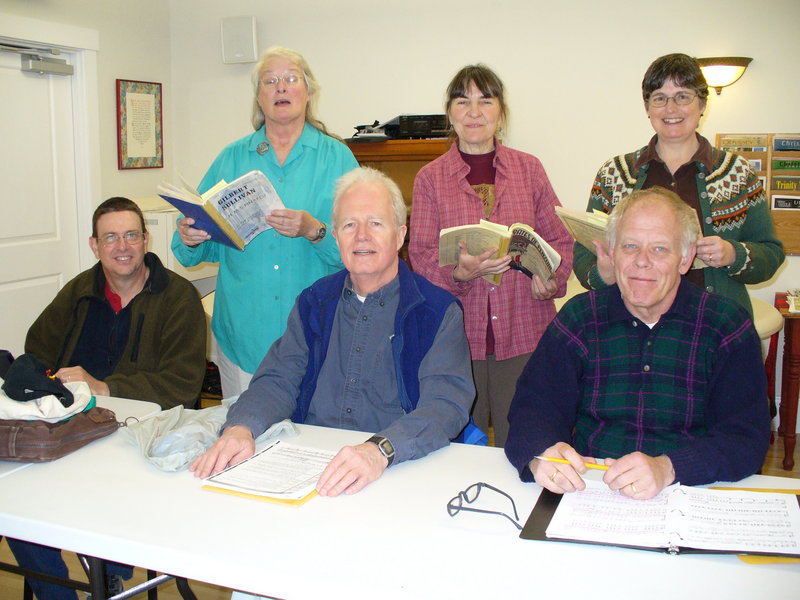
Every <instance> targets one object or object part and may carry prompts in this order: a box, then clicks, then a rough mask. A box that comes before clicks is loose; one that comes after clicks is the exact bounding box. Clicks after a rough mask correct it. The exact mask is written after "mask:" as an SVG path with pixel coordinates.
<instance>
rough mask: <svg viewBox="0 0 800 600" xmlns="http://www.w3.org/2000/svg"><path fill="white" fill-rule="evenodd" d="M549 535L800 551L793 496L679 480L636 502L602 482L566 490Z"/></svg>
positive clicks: (799, 509) (799, 508)
mask: <svg viewBox="0 0 800 600" xmlns="http://www.w3.org/2000/svg"><path fill="white" fill-rule="evenodd" d="M546 533H547V537H552V538H559V539H571V540H583V541H590V542H600V543H607V544H615V545H624V546H643V547H649V548H670V547H675V548H696V549H700V550H718V551H727V552H741V553H748V552H758V553H766V554H800V505H798V502H797V497H796V496H795V495H794V494H780V493H763V492H750V491H736V490H712V489H707V488H695V487H689V486H681V485H678V484H675V485H672V486H669V487H667V488H665V489H664V490H663V491H662V492H661V493H660V494H659V495H658V496H656V497H655V498H652V499H651V500H632V499H631V498H628V497H626V496H622V495H621V494H619V493H618V492H614V491H611V490H610V489H608V487H606V485H605V484H603V483H602V482H600V481H591V480H586V489H585V490H583V491H581V492H574V493H571V494H564V496H563V498H562V499H561V502H560V503H559V505H558V509H557V510H556V512H555V514H554V515H553V518H552V520H551V521H550V525H549V526H548V528H547V532H546Z"/></svg>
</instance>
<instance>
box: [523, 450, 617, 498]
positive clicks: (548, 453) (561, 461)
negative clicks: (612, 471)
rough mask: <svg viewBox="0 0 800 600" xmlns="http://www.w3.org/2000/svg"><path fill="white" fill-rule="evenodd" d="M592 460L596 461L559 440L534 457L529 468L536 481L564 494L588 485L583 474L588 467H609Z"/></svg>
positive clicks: (603, 468) (605, 468) (604, 468)
mask: <svg viewBox="0 0 800 600" xmlns="http://www.w3.org/2000/svg"><path fill="white" fill-rule="evenodd" d="M590 460H591V461H594V459H587V458H585V457H583V456H581V455H580V454H579V453H578V452H577V451H576V450H575V449H574V448H573V447H572V446H570V445H569V444H566V443H564V442H558V443H557V444H555V445H554V446H551V447H550V448H548V449H547V450H545V451H544V452H543V453H542V454H541V455H539V456H536V457H534V459H533V460H532V461H531V462H530V464H529V468H530V470H531V473H533V477H534V479H535V480H536V483H538V484H539V485H541V486H542V487H544V488H546V489H548V490H550V491H551V492H555V493H557V494H563V493H565V492H574V491H575V490H582V489H584V488H585V487H586V484H585V483H584V481H583V478H582V477H581V474H583V473H585V472H586V470H587V469H602V470H607V469H608V467H607V466H605V465H599V464H597V463H596V462H590Z"/></svg>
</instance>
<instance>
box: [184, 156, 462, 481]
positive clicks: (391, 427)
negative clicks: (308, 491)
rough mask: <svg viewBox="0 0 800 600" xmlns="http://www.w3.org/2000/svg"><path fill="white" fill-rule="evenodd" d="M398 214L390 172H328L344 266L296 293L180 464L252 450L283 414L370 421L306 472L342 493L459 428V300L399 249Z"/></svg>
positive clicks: (208, 470)
mask: <svg viewBox="0 0 800 600" xmlns="http://www.w3.org/2000/svg"><path fill="white" fill-rule="evenodd" d="M405 223H406V207H405V203H404V202H403V197H402V194H401V192H400V190H399V189H398V187H397V185H396V184H395V183H394V182H393V181H392V180H391V179H389V178H388V177H386V176H385V175H383V174H382V173H380V172H379V171H376V170H374V169H369V168H358V169H354V170H353V171H350V172H349V173H346V174H345V175H343V176H342V177H340V178H339V180H338V181H337V183H336V188H335V191H334V201H333V235H334V237H335V238H336V241H337V243H338V245H339V252H340V254H341V257H342V262H343V263H344V265H345V270H343V271H340V272H339V273H336V274H334V275H330V276H328V277H324V278H322V279H320V280H319V281H317V282H316V283H314V284H313V285H312V286H311V287H309V288H307V289H306V290H304V291H303V292H302V293H301V294H300V296H298V298H297V301H296V303H295V306H294V308H293V309H292V312H291V314H290V315H289V320H288V324H287V328H286V332H285V333H284V334H283V336H282V337H281V338H280V339H278V340H277V341H276V342H275V343H274V344H273V345H272V347H271V348H270V350H269V352H268V353H267V355H266V356H265V357H264V360H263V361H262V363H261V365H260V366H259V368H258V370H257V371H256V373H255V374H254V375H253V380H252V381H251V383H250V386H249V388H248V389H247V390H246V391H245V392H244V393H243V394H242V395H241V396H240V398H239V400H238V401H237V402H236V403H235V404H234V405H233V406H231V408H230V411H229V413H228V419H227V421H226V422H225V425H224V426H223V429H222V431H223V433H222V436H221V437H220V439H219V440H217V442H216V443H215V444H214V445H213V446H212V447H211V448H210V449H209V450H208V451H207V452H206V453H205V454H203V455H202V456H200V457H199V458H198V459H197V460H196V461H195V462H194V463H193V464H192V466H191V467H190V469H191V470H192V471H194V473H195V475H196V476H197V477H207V476H208V475H210V474H212V473H216V472H218V471H221V470H222V469H224V468H225V467H227V466H228V465H231V464H235V463H238V462H240V461H242V460H244V459H246V458H248V457H250V456H252V455H253V453H254V451H255V445H254V443H253V440H254V438H255V437H257V436H259V435H260V434H261V433H262V432H264V431H265V430H266V429H267V428H268V427H270V426H271V425H273V424H274V423H276V422H278V421H281V420H282V419H286V418H288V417H291V418H292V420H293V421H295V422H299V423H308V424H312V425H322V426H326V427H338V428H342V429H351V430H360V431H375V432H377V434H376V435H375V436H373V437H371V438H369V440H367V441H366V442H364V443H362V444H358V445H356V446H346V447H344V448H342V449H341V450H340V451H339V453H338V454H337V455H336V456H335V457H334V459H333V460H332V461H331V463H330V464H329V465H328V467H327V468H326V469H325V471H324V472H323V474H322V476H321V477H320V480H319V482H318V484H317V489H318V491H319V493H320V494H321V495H323V496H336V495H338V494H340V493H342V492H344V493H346V494H354V493H356V492H358V491H359V490H361V489H362V488H363V487H364V486H366V485H367V484H369V483H370V482H372V481H374V480H376V479H377V478H378V477H380V476H381V474H383V471H384V470H385V469H386V468H387V467H388V466H389V465H391V464H395V463H399V462H402V461H404V460H409V459H415V458H420V457H422V456H425V455H426V454H428V453H429V452H432V451H434V450H436V449H438V448H441V447H443V446H446V445H447V444H448V443H449V441H450V440H452V439H453V438H455V437H456V436H457V435H458V434H459V432H460V431H461V430H462V429H463V428H464V426H465V425H466V424H467V421H468V419H469V411H470V408H471V406H472V402H473V399H474V396H475V388H474V385H473V382H472V372H471V367H470V354H469V348H468V345H467V339H466V335H465V333H464V325H463V314H462V310H461V307H460V305H459V304H458V302H457V301H456V299H455V298H454V297H453V296H452V295H451V294H450V293H449V292H446V291H445V290H443V289H441V288H439V287H436V286H434V285H433V284H431V283H430V282H428V281H427V280H426V279H424V278H423V277H421V276H419V275H416V274H414V273H412V272H411V271H410V270H409V269H408V267H407V266H406V264H405V263H404V262H402V261H400V260H399V257H398V254H397V252H398V250H399V249H400V247H401V246H402V244H403V239H404V237H405V233H406V225H405ZM309 348H311V349H312V351H311V352H309Z"/></svg>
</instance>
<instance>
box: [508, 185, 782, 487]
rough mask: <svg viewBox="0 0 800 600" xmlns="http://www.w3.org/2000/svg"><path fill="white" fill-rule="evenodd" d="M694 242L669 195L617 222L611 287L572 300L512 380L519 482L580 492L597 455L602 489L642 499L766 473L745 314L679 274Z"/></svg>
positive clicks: (762, 403)
mask: <svg viewBox="0 0 800 600" xmlns="http://www.w3.org/2000/svg"><path fill="white" fill-rule="evenodd" d="M698 235H699V223H698V222H697V216H696V214H695V212H694V211H693V210H692V209H691V208H690V207H689V206H688V205H687V204H685V203H684V202H683V201H682V200H681V199H680V198H679V197H678V196H677V195H676V194H675V193H673V192H671V191H669V190H666V189H664V188H660V187H653V188H648V189H647V190H641V191H637V192H635V193H633V194H632V195H631V196H629V197H627V198H626V199H624V200H622V201H621V202H620V203H619V204H618V205H617V207H616V208H615V210H614V212H612V213H611V217H610V221H609V225H608V249H609V253H610V255H611V259H612V262H613V266H614V272H615V275H616V284H614V285H611V286H609V287H606V288H603V289H600V290H595V291H591V292H588V293H585V294H581V295H579V296H576V297H575V298H573V299H572V300H570V301H569V302H568V303H567V304H566V305H565V306H564V308H563V309H562V310H561V312H559V313H558V315H556V318H555V319H554V320H553V322H552V323H551V324H550V326H549V328H548V329H547V331H546V333H545V335H544V337H543V338H542V340H541V341H540V342H539V345H538V347H537V349H536V351H535V352H534V354H533V355H532V356H531V359H530V361H529V362H528V365H527V366H526V368H525V370H524V371H523V373H522V375H521V377H520V379H519V381H518V383H517V392H516V396H515V398H514V401H513V403H512V405H511V410H510V412H509V422H510V431H509V436H508V442H507V444H506V446H505V451H506V455H507V456H508V458H509V460H510V461H511V463H512V464H513V465H514V466H515V467H517V469H519V472H520V477H521V478H522V479H523V480H524V481H531V480H535V481H536V482H537V483H539V484H540V485H542V486H543V487H545V488H547V489H549V490H551V491H553V492H556V493H565V492H571V491H574V490H580V489H583V488H584V487H585V484H584V482H583V479H582V478H581V476H580V474H581V473H584V472H585V471H586V467H585V466H584V462H595V461H596V459H600V458H602V459H605V464H606V465H610V466H609V469H608V471H607V472H606V474H605V475H604V477H603V481H604V482H605V483H606V484H607V485H608V486H609V487H610V488H611V489H614V490H619V491H620V493H622V494H624V495H626V496H630V497H632V498H636V499H642V500H643V499H648V498H652V497H653V496H655V495H657V494H658V493H659V492H660V491H661V490H662V489H663V488H665V487H666V486H668V485H670V484H672V483H673V482H681V483H683V484H686V485H699V484H704V483H711V482H714V481H736V480H739V479H742V478H743V477H746V476H748V475H751V474H753V473H755V472H756V471H758V469H759V468H760V467H761V465H762V464H763V461H764V457H765V456H766V452H767V447H768V445H769V437H770V416H769V410H768V404H767V399H766V397H767V392H766V376H765V372H764V367H763V362H762V358H761V344H760V342H759V339H758V335H757V334H756V332H755V329H754V327H753V323H752V321H751V319H750V317H749V315H748V313H747V311H745V309H744V308H742V307H741V306H740V305H738V304H737V303H736V302H733V301H731V300H728V299H726V298H723V297H721V296H717V295H714V294H709V293H708V292H706V291H705V290H702V289H700V288H698V287H696V286H695V285H693V284H691V283H689V282H688V281H686V280H685V279H684V278H683V277H682V276H683V275H684V274H685V273H686V272H687V271H688V270H689V269H690V268H691V267H692V262H693V259H694V255H695V242H696V240H697V237H698ZM541 455H543V456H548V457H557V458H562V459H566V460H567V461H569V464H562V463H555V462H549V461H544V460H540V459H537V458H536V457H537V456H541Z"/></svg>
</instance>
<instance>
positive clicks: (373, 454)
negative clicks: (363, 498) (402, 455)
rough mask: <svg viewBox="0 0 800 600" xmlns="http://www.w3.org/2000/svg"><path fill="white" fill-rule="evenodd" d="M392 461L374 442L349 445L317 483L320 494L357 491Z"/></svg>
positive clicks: (340, 451) (373, 479) (334, 459)
mask: <svg viewBox="0 0 800 600" xmlns="http://www.w3.org/2000/svg"><path fill="white" fill-rule="evenodd" d="M388 465H389V461H388V460H387V459H386V457H385V456H384V455H383V454H381V451H380V450H378V447H377V446H376V445H375V444H373V443H372V442H364V443H363V444H359V445H358V446H345V447H344V448H342V449H341V450H339V452H338V453H337V454H336V456H334V457H333V460H332V461H331V462H330V463H328V466H327V467H325V470H324V471H323V472H322V475H320V478H319V481H318V482H317V491H318V492H319V495H320V496H338V495H339V494H341V493H342V492H344V493H345V494H348V495H349V494H355V493H356V492H359V491H361V490H362V489H363V488H364V487H365V486H366V485H367V484H369V483H372V482H373V481H375V480H376V479H378V477H380V476H381V475H383V472H384V471H385V470H386V467H387V466H388Z"/></svg>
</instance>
